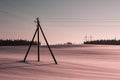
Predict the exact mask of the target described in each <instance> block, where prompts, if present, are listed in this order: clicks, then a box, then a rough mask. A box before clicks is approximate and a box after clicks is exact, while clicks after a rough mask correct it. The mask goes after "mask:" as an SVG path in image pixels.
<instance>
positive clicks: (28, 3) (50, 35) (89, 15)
mask: <svg viewBox="0 0 120 80" xmlns="http://www.w3.org/2000/svg"><path fill="white" fill-rule="evenodd" d="M119 3H120V0H25V1H24V0H0V39H27V40H31V39H32V37H33V34H34V32H35V29H36V23H34V20H35V19H36V17H39V18H40V24H41V26H42V28H43V30H44V32H45V34H46V37H47V39H48V42H49V43H50V44H62V43H66V42H72V43H75V44H80V43H83V41H85V40H86V39H87V40H96V39H120V31H119V30H120V11H119V10H120V5H119ZM40 40H41V42H42V44H44V43H45V42H44V41H43V37H42V35H40Z"/></svg>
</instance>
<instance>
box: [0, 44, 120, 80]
mask: <svg viewBox="0 0 120 80" xmlns="http://www.w3.org/2000/svg"><path fill="white" fill-rule="evenodd" d="M27 48H28V47H9V46H8V47H0V80H120V46H83V47H76V48H52V50H53V53H54V55H55V57H56V59H57V61H58V65H56V64H54V61H53V59H52V57H51V55H50V53H49V51H48V49H47V48H41V53H40V60H41V61H40V62H37V48H36V47H32V48H31V50H30V53H29V55H28V57H27V63H23V62H20V61H21V60H23V59H24V56H25V54H26V51H27Z"/></svg>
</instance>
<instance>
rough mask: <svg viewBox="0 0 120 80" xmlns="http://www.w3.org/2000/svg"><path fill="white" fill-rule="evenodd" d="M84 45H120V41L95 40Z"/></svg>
mask: <svg viewBox="0 0 120 80" xmlns="http://www.w3.org/2000/svg"><path fill="white" fill-rule="evenodd" d="M84 44H102V45H120V40H94V41H86V42H84Z"/></svg>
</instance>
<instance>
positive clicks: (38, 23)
mask: <svg viewBox="0 0 120 80" xmlns="http://www.w3.org/2000/svg"><path fill="white" fill-rule="evenodd" d="M39 28H40V30H41V33H42V35H43V38H44V40H45V42H46V44H47V47H48V49H49V51H50V53H51V55H52V58H53V60H54V62H55V64H57V61H56V59H55V56H54V54H53V52H52V50H51V48H50V46H49V44H48V41H47V38H46V37H45V34H44V32H43V30H42V27H41V26H40V22H39V18H37V29H36V31H35V34H34V36H33V38H32V41H31V43H30V45H29V48H28V50H27V53H26V55H25V57H24V60H23V61H24V62H25V61H26V58H27V56H28V53H29V51H30V48H31V46H32V43H33V41H34V38H35V35H36V34H37V41H38V45H37V46H38V62H39V61H40V50H39V49H40V41H39Z"/></svg>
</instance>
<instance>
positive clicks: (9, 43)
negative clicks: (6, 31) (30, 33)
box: [0, 39, 37, 46]
mask: <svg viewBox="0 0 120 80" xmlns="http://www.w3.org/2000/svg"><path fill="white" fill-rule="evenodd" d="M30 42H31V41H28V40H21V39H18V40H9V39H7V40H2V39H0V46H22V45H29V44H30ZM32 45H37V42H33V43H32Z"/></svg>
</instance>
